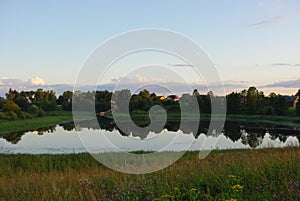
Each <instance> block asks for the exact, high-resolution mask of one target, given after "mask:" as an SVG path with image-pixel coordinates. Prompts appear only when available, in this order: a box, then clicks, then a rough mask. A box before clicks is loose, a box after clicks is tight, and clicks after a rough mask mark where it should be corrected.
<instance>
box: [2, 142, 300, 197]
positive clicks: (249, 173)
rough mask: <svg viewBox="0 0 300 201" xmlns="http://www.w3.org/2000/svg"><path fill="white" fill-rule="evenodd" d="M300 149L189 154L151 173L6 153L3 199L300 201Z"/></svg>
mask: <svg viewBox="0 0 300 201" xmlns="http://www.w3.org/2000/svg"><path fill="white" fill-rule="evenodd" d="M299 155H300V148H292V147H289V148H284V149H279V148H278V149H275V148H270V149H260V150H228V151H214V152H212V153H211V154H210V155H209V156H208V157H206V158H205V159H203V160H199V159H198V152H188V153H186V154H185V155H184V157H182V158H181V159H180V160H179V161H177V162H176V163H175V164H173V165H172V166H170V167H168V168H166V169H164V170H162V171H159V172H155V173H151V174H146V175H128V174H122V173H118V172H115V171H113V170H110V169H108V168H106V167H104V166H102V165H100V164H99V163H97V162H96V161H95V160H94V159H93V158H92V157H91V156H90V155H88V154H71V155H0V200H1V201H2V200H116V201H118V200H131V201H132V200H165V201H167V200H168V201H169V200H180V201H181V200H235V199H236V200H300V197H299V196H300V187H299V180H300V158H299Z"/></svg>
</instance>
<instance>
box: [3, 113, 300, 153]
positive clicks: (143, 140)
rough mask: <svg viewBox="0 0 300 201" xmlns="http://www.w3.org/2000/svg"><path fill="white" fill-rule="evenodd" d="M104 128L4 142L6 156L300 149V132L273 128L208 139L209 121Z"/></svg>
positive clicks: (87, 126)
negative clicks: (286, 147) (154, 126)
mask: <svg viewBox="0 0 300 201" xmlns="http://www.w3.org/2000/svg"><path fill="white" fill-rule="evenodd" d="M98 123H99V125H100V127H101V129H99V128H98V125H93V123H92V122H89V121H84V122H81V123H80V125H76V129H75V125H74V123H67V124H62V125H56V126H52V127H47V128H40V129H36V130H32V131H26V132H25V131H24V132H17V133H10V134H7V135H4V136H1V137H0V153H30V154H41V153H50V154H63V153H80V152H87V151H89V152H93V153H98V152H111V151H126V152H127V151H137V150H144V151H183V150H212V149H241V148H242V149H249V148H263V147H285V146H299V140H300V129H299V128H296V127H290V126H285V125H277V124H272V123H260V124H258V123H247V122H246V123H236V122H226V123H225V125H224V129H223V130H222V131H220V132H218V131H215V132H213V133H210V134H208V133H207V130H208V126H209V122H201V123H200V124H199V128H198V130H197V131H193V129H192V126H189V125H184V126H181V127H180V129H179V126H180V125H178V122H168V123H167V124H166V125H165V128H164V129H159V130H155V129H152V130H151V129H150V130H149V129H148V130H147V129H143V128H141V129H139V130H134V128H130V127H128V130H127V131H122V130H120V129H119V128H118V126H117V125H116V123H115V122H114V121H113V120H112V119H109V118H99V119H98Z"/></svg>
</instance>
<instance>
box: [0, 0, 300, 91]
mask: <svg viewBox="0 0 300 201" xmlns="http://www.w3.org/2000/svg"><path fill="white" fill-rule="evenodd" d="M0 25H1V31H0V93H1V92H2V93H3V91H7V88H8V87H15V88H18V87H19V88H21V89H27V88H30V87H33V86H35V85H40V84H45V86H51V87H54V85H56V84H64V85H72V84H74V82H75V79H76V76H77V74H78V72H79V69H80V67H81V65H82V64H83V62H84V61H85V59H86V57H87V56H88V55H89V54H90V53H91V52H92V51H93V50H94V49H95V48H96V47H97V46H98V45H99V44H101V43H102V42H103V41H105V40H107V39H109V38H111V37H113V36H114V35H118V34H120V33H123V32H127V31H130V30H134V29H141V28H162V29H168V30H172V31H175V32H178V33H181V34H184V35H185V36H187V37H188V38H191V39H192V40H194V41H195V42H197V43H198V44H199V45H200V46H201V47H202V48H203V49H204V50H205V51H206V52H207V53H208V55H209V56H210V57H211V58H212V60H213V62H214V64H215V65H216V68H217V70H218V71H219V73H220V76H221V78H222V80H223V81H224V83H225V87H226V86H228V87H227V88H226V90H227V91H233V90H237V91H239V90H240V89H242V88H247V87H249V86H252V85H255V86H258V87H259V88H260V89H262V90H264V91H265V92H266V93H269V92H270V91H275V92H279V93H284V94H292V93H296V89H298V88H300V79H299V78H300V77H299V75H300V57H299V52H300V37H299V35H300V28H299V27H300V26H299V25H300V2H299V1H298V0H286V1H259V0H258V1H250V0H249V1H236V0H231V1H225V0H222V1H196V0H195V1H176V0H172V1H171V0H166V1H114V0H113V1H87V2H83V1H47V2H45V1H30V0H28V1H14V0H10V1H8V0H7V1H6V0H2V1H0ZM124 68H126V67H124ZM121 76H122V75H118V74H117V73H116V75H115V77H113V75H112V76H111V77H109V79H107V80H106V81H105V82H106V84H111V83H109V82H110V80H111V79H112V80H115V79H116V78H118V77H121ZM187 76H189V75H188V74H187ZM34 77H38V78H40V79H38V78H35V79H32V78H34ZM190 78H191V81H192V82H197V78H194V77H193V74H192V73H191V74H190ZM145 79H146V78H145ZM145 79H139V80H137V82H142V81H144V80H145ZM41 80H42V81H41ZM86 84H87V85H89V84H91V83H88V79H87V83H86ZM61 86H63V85H60V87H61ZM229 86H230V87H229ZM54 88H55V87H54ZM1 90H2V91H1Z"/></svg>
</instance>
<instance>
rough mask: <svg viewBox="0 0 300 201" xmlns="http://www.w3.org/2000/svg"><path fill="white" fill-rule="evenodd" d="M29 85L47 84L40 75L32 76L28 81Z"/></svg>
mask: <svg viewBox="0 0 300 201" xmlns="http://www.w3.org/2000/svg"><path fill="white" fill-rule="evenodd" d="M27 83H28V84H29V85H45V84H46V83H45V81H44V80H43V79H42V78H39V77H33V78H30V79H29V80H28V82H27Z"/></svg>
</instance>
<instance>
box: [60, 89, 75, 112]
mask: <svg viewBox="0 0 300 201" xmlns="http://www.w3.org/2000/svg"><path fill="white" fill-rule="evenodd" d="M72 96H73V92H72V91H65V92H64V93H63V94H62V95H60V96H59V97H58V99H57V105H61V106H62V109H63V110H65V111H71V110H72Z"/></svg>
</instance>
